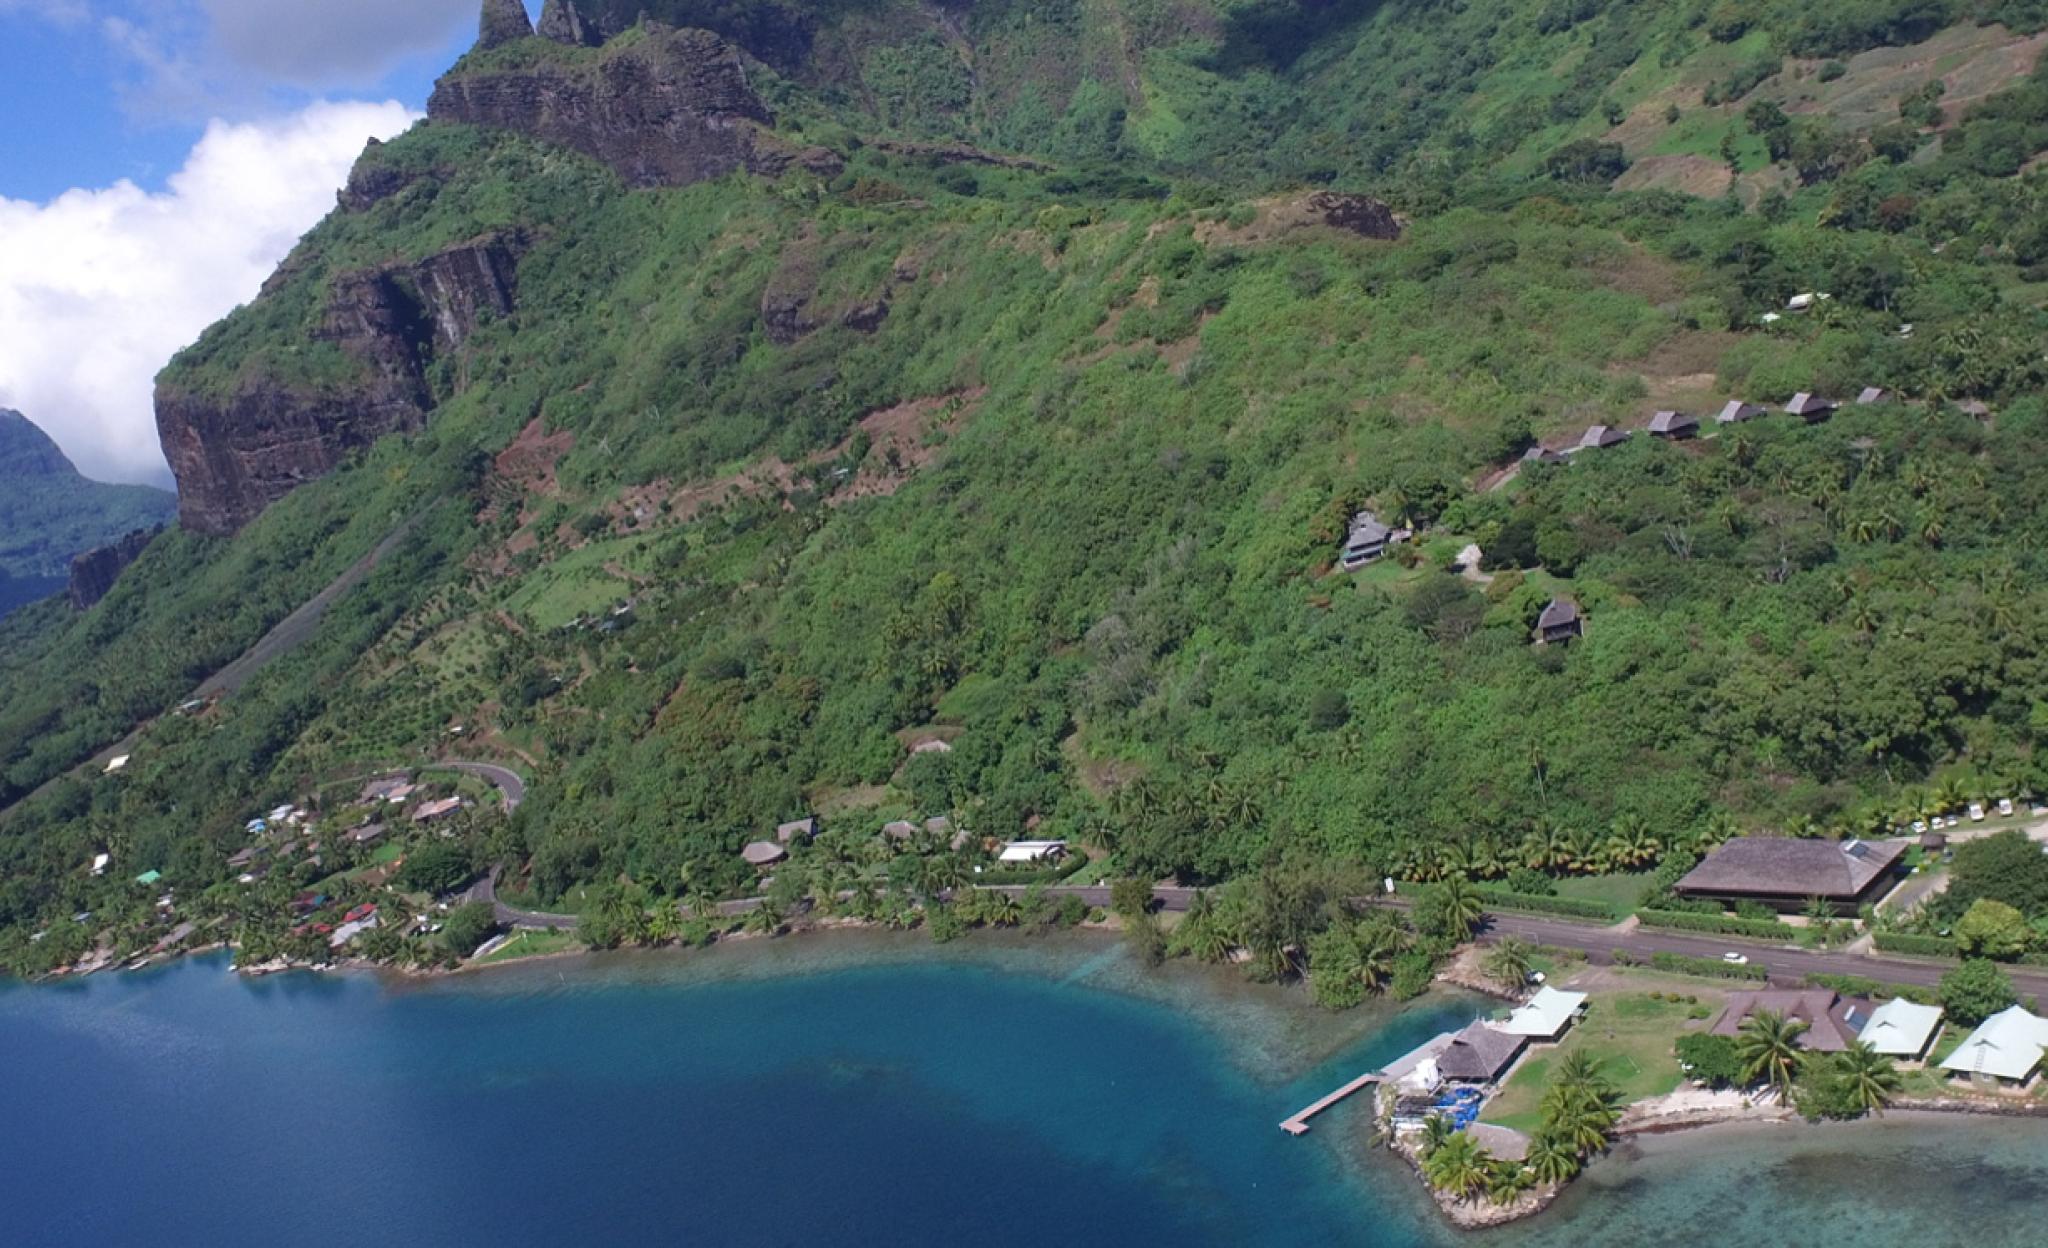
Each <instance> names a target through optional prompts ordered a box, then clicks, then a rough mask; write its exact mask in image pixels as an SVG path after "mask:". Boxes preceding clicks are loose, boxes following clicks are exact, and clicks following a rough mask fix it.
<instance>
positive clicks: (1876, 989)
mask: <svg viewBox="0 0 2048 1248" xmlns="http://www.w3.org/2000/svg"><path fill="white" fill-rule="evenodd" d="M1806 986H1807V987H1809V988H1831V989H1833V990H1834V991H1836V992H1838V993H1841V994H1842V995H1843V996H1845V997H1863V998H1865V999H1867V1000H1875V999H1877V998H1879V997H1904V998H1905V999H1906V1000H1908V1001H1913V1002H1917V1003H1918V1004H1920V1005H1940V1004H1941V994H1940V993H1938V992H1936V991H1935V990H1934V989H1932V988H1920V987H1916V986H1915V985H1912V984H1883V983H1879V982H1878V981H1877V980H1874V979H1865V978H1863V977H1862V976H1861V975H1819V974H1815V975H1808V976H1807V977H1806Z"/></svg>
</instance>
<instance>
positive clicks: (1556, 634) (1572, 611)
mask: <svg viewBox="0 0 2048 1248" xmlns="http://www.w3.org/2000/svg"><path fill="white" fill-rule="evenodd" d="M1585 635H1586V621H1585V617H1584V616H1582V615H1581V614H1580V613H1579V604H1578V603H1576V602H1573V601H1572V600H1571V599H1569V598H1552V599H1551V600H1550V605H1549V606H1547V607H1545V608H1543V614H1541V615H1539V616H1537V617H1536V644H1537V645H1539V646H1562V645H1565V644H1567V643H1569V642H1573V641H1577V640H1578V639H1579V638H1581V637H1584V636H1585Z"/></svg>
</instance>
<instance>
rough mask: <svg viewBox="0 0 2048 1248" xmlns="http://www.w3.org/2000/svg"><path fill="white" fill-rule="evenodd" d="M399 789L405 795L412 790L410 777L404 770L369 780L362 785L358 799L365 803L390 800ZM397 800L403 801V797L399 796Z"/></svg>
mask: <svg viewBox="0 0 2048 1248" xmlns="http://www.w3.org/2000/svg"><path fill="white" fill-rule="evenodd" d="M400 789H403V790H405V792H406V794H407V795H410V794H411V792H412V777H411V776H409V775H407V774H405V773H404V772H399V773H398V774H397V775H395V776H385V777H384V778H383V779H381V780H372V781H370V782H369V783H368V784H366V785H364V786H363V792H362V796H361V798H360V799H359V800H360V801H362V802H363V803H364V804H365V805H367V804H368V803H370V802H388V801H390V800H392V794H394V793H397V792H398V791H399V790H400ZM398 800H399V801H404V800H405V799H404V797H400V798H399V799H398Z"/></svg>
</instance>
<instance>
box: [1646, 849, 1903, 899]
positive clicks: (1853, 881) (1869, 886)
mask: <svg viewBox="0 0 2048 1248" xmlns="http://www.w3.org/2000/svg"><path fill="white" fill-rule="evenodd" d="M1905 852H1906V843H1905V842H1904V841H1820V840H1804V839H1799V838H1795V837H1784V836H1745V837H1737V838H1736V839H1735V840H1732V841H1729V842H1727V843H1725V844H1723V845H1721V846H1720V847H1719V848H1717V849H1715V850H1714V852H1713V853H1711V854H1708V855H1707V860H1706V861H1705V862H1702V863H1701V864H1700V865H1699V866H1697V867H1694V868H1693V869H1692V871H1691V872H1690V873H1688V874H1687V875H1686V877H1685V878H1684V879H1682V880H1680V881H1679V882H1678V888H1677V891H1678V894H1679V895H1680V896H1682V897H1699V898H1703V899H1705V900H1709V901H1723V902H1727V903H1730V904H1733V903H1735V902H1738V901H1756V902H1762V903H1763V904H1764V905H1767V906H1772V907H1775V908H1777V909H1780V910H1800V909H1803V908H1805V906H1806V904H1807V902H1808V901H1809V900H1811V899H1812V898H1815V897H1818V898H1820V899H1821V900H1822V901H1824V902H1827V903H1828V904H1830V905H1832V906H1833V907H1834V908H1835V909H1836V910H1837V911H1839V912H1853V911H1854V910H1855V909H1856V908H1857V907H1858V906H1861V905H1862V904H1863V903H1864V902H1866V901H1875V900H1877V899H1878V898H1879V897H1882V896H1883V895H1884V894H1885V892H1886V890H1887V889H1889V888H1890V886H1891V883H1892V881H1894V880H1896V879H1897V878H1898V875H1899V868H1900V866H1901V859H1902V858H1903V857H1904V855H1905Z"/></svg>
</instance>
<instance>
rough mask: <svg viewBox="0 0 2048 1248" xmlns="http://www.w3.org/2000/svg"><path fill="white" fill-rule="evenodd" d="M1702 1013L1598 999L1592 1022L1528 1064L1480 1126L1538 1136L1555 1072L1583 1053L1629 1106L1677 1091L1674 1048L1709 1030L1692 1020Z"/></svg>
mask: <svg viewBox="0 0 2048 1248" xmlns="http://www.w3.org/2000/svg"><path fill="white" fill-rule="evenodd" d="M1718 1004H1719V1002H1718V998H1716V999H1715V1000H1712V1001H1710V1000H1708V999H1707V998H1705V997H1702V998H1701V1001H1700V1005H1703V1006H1706V1007H1708V1008H1718ZM1697 1008H1699V1007H1698V1006H1694V1005H1689V1004H1687V1003H1685V1002H1682V1001H1670V1000H1652V999H1651V998H1650V995H1649V994H1648V993H1640V992H1632V993H1623V994H1619V995H1616V996H1596V997H1594V998H1593V999H1592V1000H1590V1001H1588V1002H1587V1003H1586V1017H1584V1018H1583V1019H1580V1020H1579V1021H1578V1022H1577V1023H1575V1024H1573V1025H1572V1029H1571V1031H1570V1032H1569V1033H1568V1034H1567V1035H1566V1036H1565V1038H1564V1043H1562V1044H1557V1045H1544V1046H1541V1047H1539V1048H1537V1049H1536V1050H1535V1051H1534V1053H1533V1054H1532V1055H1531V1056H1529V1057H1527V1058H1524V1059H1523V1061H1522V1065H1521V1067H1520V1068H1519V1069H1517V1070H1516V1071H1515V1073H1514V1075H1513V1076H1511V1077H1510V1078H1509V1079H1508V1083H1507V1086H1506V1087H1504V1088H1502V1089H1501V1090H1500V1093H1499V1094H1498V1095H1497V1096H1495V1097H1494V1098H1493V1099H1492V1100H1490V1101H1488V1102H1487V1103H1486V1109H1485V1111H1484V1112H1483V1113H1481V1114H1480V1115H1479V1119H1480V1121H1482V1122H1490V1123H1493V1124H1495V1125H1497V1126H1503V1127H1512V1128H1514V1129H1515V1130H1517V1131H1525V1132H1534V1131H1535V1130H1536V1127H1537V1125H1538V1124H1539V1123H1540V1122H1541V1120H1542V1114H1541V1113H1540V1111H1539V1107H1540V1106H1541V1105H1542V1102H1543V1092H1544V1089H1545V1088H1547V1087H1548V1086H1549V1084H1550V1071H1551V1068H1552V1067H1553V1066H1555V1065H1556V1064H1557V1062H1558V1061H1559V1060H1560V1059H1562V1058H1563V1056H1564V1055H1565V1054H1567V1053H1572V1052H1576V1051H1578V1050H1580V1049H1585V1050H1587V1051H1588V1052H1590V1053H1592V1054H1593V1056H1595V1057H1597V1058H1599V1059H1600V1068H1601V1070H1602V1071H1603V1072H1605V1073H1606V1075H1607V1078H1608V1079H1609V1080H1611V1081H1612V1082H1613V1084H1614V1086H1615V1087H1616V1088H1618V1089H1620V1091H1621V1096H1622V1099H1623V1100H1624V1101H1640V1100H1644V1099H1646V1098H1648V1097H1653V1096H1663V1095H1664V1094H1665V1093H1667V1092H1671V1091H1673V1090H1675V1089H1676V1088H1677V1087H1678V1084H1679V1081H1680V1078H1681V1075H1680V1072H1679V1069H1678V1057H1677V1055H1676V1054H1675V1053H1673V1052H1672V1047H1671V1046H1672V1044H1673V1042H1674V1041H1675V1040H1676V1039H1677V1037H1678V1036H1679V1034H1680V1033H1681V1032H1684V1031H1687V1030H1690V1029H1693V1028H1698V1027H1704V1026H1705V1025H1706V1023H1705V1021H1704V1020H1701V1021H1694V1020H1692V1019H1689V1018H1688V1017H1687V1015H1688V1014H1689V1013H1691V1012H1692V1011H1694V1010H1695V1009H1697Z"/></svg>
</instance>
